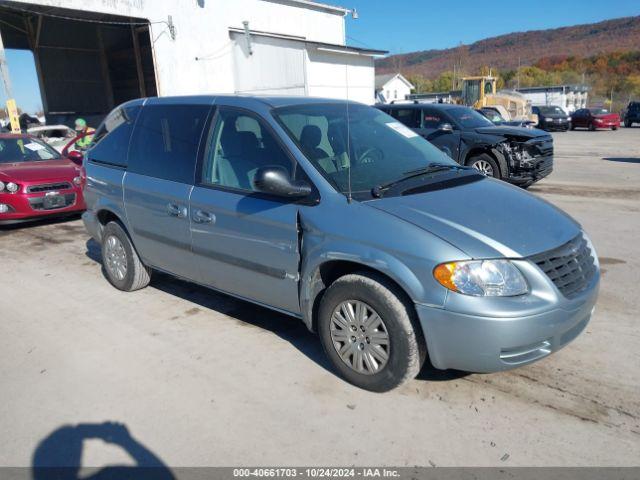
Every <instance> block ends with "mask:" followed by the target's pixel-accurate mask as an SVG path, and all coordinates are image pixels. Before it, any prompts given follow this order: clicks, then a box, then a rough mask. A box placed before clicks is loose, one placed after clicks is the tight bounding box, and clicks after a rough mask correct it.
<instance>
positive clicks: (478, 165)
mask: <svg viewBox="0 0 640 480" xmlns="http://www.w3.org/2000/svg"><path fill="white" fill-rule="evenodd" d="M473 168H475V169H476V170H478V171H479V172H480V173H482V174H483V175H486V176H487V177H493V167H492V166H491V164H490V163H489V162H487V161H486V160H477V161H476V162H474V163H473Z"/></svg>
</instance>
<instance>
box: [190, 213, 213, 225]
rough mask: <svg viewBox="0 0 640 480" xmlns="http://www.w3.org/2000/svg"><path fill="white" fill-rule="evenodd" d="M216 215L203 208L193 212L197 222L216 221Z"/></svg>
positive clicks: (194, 219)
mask: <svg viewBox="0 0 640 480" xmlns="http://www.w3.org/2000/svg"><path fill="white" fill-rule="evenodd" d="M215 218H216V217H215V215H213V214H212V213H209V212H205V211H203V210H196V211H195V212H193V221H194V222H196V223H214V222H215Z"/></svg>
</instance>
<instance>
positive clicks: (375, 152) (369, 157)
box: [358, 147, 384, 165]
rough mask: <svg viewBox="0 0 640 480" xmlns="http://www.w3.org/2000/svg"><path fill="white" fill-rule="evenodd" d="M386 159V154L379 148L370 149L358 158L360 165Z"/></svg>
mask: <svg viewBox="0 0 640 480" xmlns="http://www.w3.org/2000/svg"><path fill="white" fill-rule="evenodd" d="M383 158H384V153H383V151H382V150H380V149H379V148H378V147H369V148H367V149H366V150H365V151H364V152H363V153H362V154H361V155H359V156H358V163H359V164H361V165H363V164H364V165H366V164H371V163H376V162H379V161H381V160H382V159H383Z"/></svg>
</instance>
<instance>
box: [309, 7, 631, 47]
mask: <svg viewBox="0 0 640 480" xmlns="http://www.w3.org/2000/svg"><path fill="white" fill-rule="evenodd" d="M321 1H322V0H321ZM326 3H330V4H331V3H333V4H339V5H341V6H343V7H347V8H355V9H356V10H357V11H358V15H359V17H360V18H359V19H357V20H353V19H351V18H350V17H349V19H348V20H347V35H348V38H347V43H349V44H351V45H354V46H367V47H373V48H378V49H382V50H388V51H390V52H391V53H406V52H413V51H416V50H429V49H432V48H435V49H440V48H449V47H455V46H458V45H459V44H460V43H464V44H468V43H473V42H475V41H476V40H481V39H483V38H488V37H495V36H497V35H502V34H505V33H511V32H518V31H526V30H540V29H547V28H556V27H564V26H570V25H578V24H581V23H592V22H598V21H601V20H607V19H610V18H618V17H626V16H632V15H640V0H606V1H602V0H535V1H531V0H527V1H523V0H510V1H505V0H437V1H436V0H335V1H333V0H328V1H326Z"/></svg>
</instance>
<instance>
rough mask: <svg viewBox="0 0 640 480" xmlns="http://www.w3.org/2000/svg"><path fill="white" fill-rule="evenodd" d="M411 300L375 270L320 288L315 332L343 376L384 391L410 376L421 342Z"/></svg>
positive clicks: (418, 362) (420, 358)
mask: <svg viewBox="0 0 640 480" xmlns="http://www.w3.org/2000/svg"><path fill="white" fill-rule="evenodd" d="M414 316H415V313H414V311H413V308H412V306H411V305H410V303H409V302H408V301H407V300H405V299H404V296H403V295H401V294H400V293H399V292H398V291H397V288H395V286H394V285H392V284H391V282H389V281H387V280H386V279H385V278H383V277H382V276H379V275H375V274H371V273H366V272H363V273H357V274H349V275H345V276H343V277H341V278H339V279H338V280H336V281H335V282H334V283H333V284H332V285H331V286H330V287H329V288H328V289H327V290H326V292H325V293H324V295H323V297H322V300H321V303H320V308H319V311H318V322H317V325H318V333H319V335H320V341H321V342H322V346H323V348H324V351H325V353H326V354H327V356H328V357H329V360H330V361H331V363H332V364H333V366H334V367H335V369H336V370H337V371H338V373H339V374H340V376H342V377H343V378H344V379H345V380H347V381H348V382H350V383H352V384H353V385H356V386H358V387H360V388H363V389H365V390H370V391H373V392H386V391H389V390H392V389H393V388H396V387H397V386H399V385H401V384H403V383H405V382H407V381H409V380H411V379H413V378H415V376H416V375H417V374H418V372H419V371H420V368H421V367H422V364H423V363H424V360H425V357H426V347H425V344H424V339H423V338H422V335H421V332H420V331H419V329H418V327H417V322H416V321H415V320H414Z"/></svg>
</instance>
